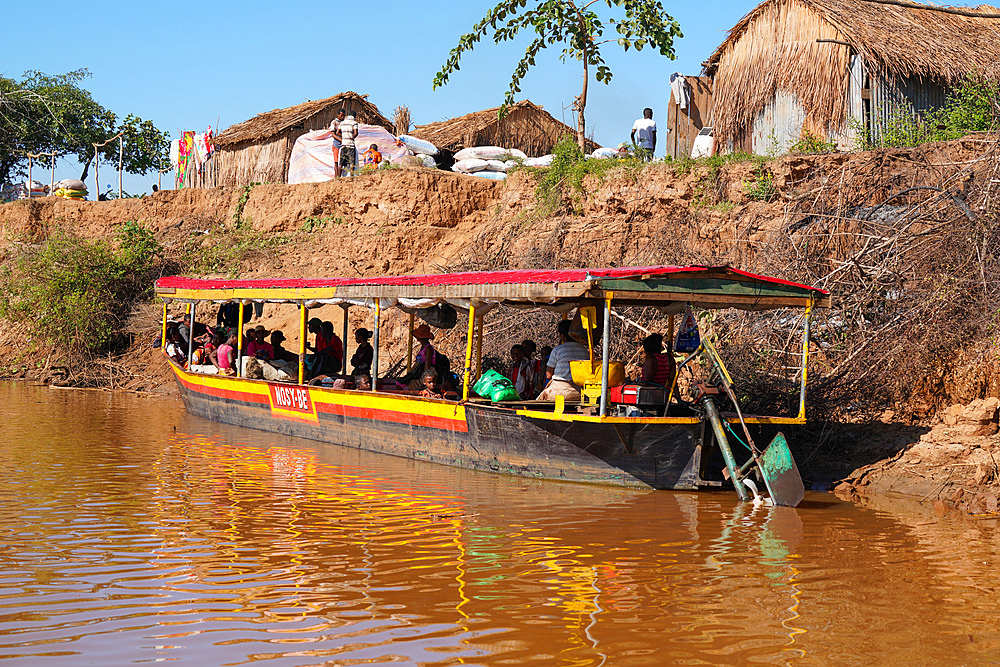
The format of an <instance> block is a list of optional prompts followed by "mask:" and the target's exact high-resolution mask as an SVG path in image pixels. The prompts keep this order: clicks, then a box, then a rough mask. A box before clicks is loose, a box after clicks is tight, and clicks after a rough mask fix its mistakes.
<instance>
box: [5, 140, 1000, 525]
mask: <svg viewBox="0 0 1000 667" xmlns="http://www.w3.org/2000/svg"><path fill="white" fill-rule="evenodd" d="M995 148H996V141H995V138H991V137H982V136H980V137H971V138H967V139H965V140H960V141H955V142H948V143H945V144H936V145H928V146H924V147H921V148H918V149H910V150H889V151H879V152H875V153H859V154H835V155H820V156H787V157H784V158H779V159H777V160H774V161H771V162H769V163H767V164H766V165H759V164H757V163H754V162H744V163H733V164H724V165H721V166H720V165H718V164H716V165H705V164H701V165H653V166H651V167H649V168H647V169H646V170H645V171H643V172H642V173H641V174H638V175H636V174H635V173H630V172H628V171H619V172H609V173H607V174H605V175H604V176H603V177H600V178H597V177H593V176H591V177H587V178H586V179H585V180H584V183H583V186H584V187H583V190H582V191H576V190H574V189H573V188H572V187H569V186H567V187H566V188H564V194H563V196H562V199H561V201H560V202H559V203H558V205H555V206H553V205H552V203H551V202H542V201H541V200H540V199H539V197H538V196H537V194H536V191H535V183H536V181H535V177H534V176H533V175H531V174H528V173H517V174H514V175H512V176H511V177H510V178H508V180H507V181H505V182H503V183H497V182H493V181H489V180H486V179H478V178H474V177H468V176H461V175H457V174H452V173H446V172H439V171H428V170H393V171H388V172H380V173H376V174H371V175H366V176H362V177H359V178H355V179H350V180H346V179H345V180H341V181H337V182H330V183H322V184H314V185H300V186H283V185H259V186H256V187H253V188H240V189H235V190H233V189H223V188H217V189H212V190H185V191H163V192H159V193H156V194H155V195H153V196H150V197H145V198H143V199H135V200H124V201H113V202H75V201H69V200H61V199H55V198H46V199H41V200H35V201H30V202H17V203H13V204H8V205H4V206H0V231H2V232H3V239H4V241H3V243H4V246H5V247H4V253H5V257H6V258H9V257H10V256H12V254H13V252H14V249H15V247H16V246H17V245H18V244H25V243H27V244H30V243H32V242H37V241H38V240H40V239H42V238H44V237H45V235H46V233H47V232H48V230H51V229H52V228H54V227H55V226H63V227H67V228H70V229H72V230H74V231H75V232H76V233H78V234H80V235H82V236H84V237H86V238H91V239H97V238H105V237H107V236H109V235H111V234H113V233H114V231H115V229H116V228H118V226H120V225H121V224H122V223H124V222H126V221H130V220H135V221H140V222H142V223H144V224H145V225H146V226H148V227H149V228H150V229H151V230H153V231H154V233H155V235H156V237H157V239H158V240H159V241H160V243H161V244H162V245H163V246H164V248H165V249H166V251H167V252H168V253H176V254H178V256H179V255H180V254H181V253H182V252H186V253H188V255H190V254H191V252H192V251H191V249H192V247H193V248H195V249H197V248H198V247H199V245H205V246H208V245H210V244H211V243H212V241H213V239H215V238H218V236H219V234H224V233H231V230H232V228H233V227H234V226H236V225H237V223H239V226H240V227H241V228H243V229H250V230H253V232H254V234H257V236H256V237H255V238H256V239H257V240H258V241H260V247H259V248H254V247H250V248H247V249H246V250H247V251H246V252H244V253H242V254H240V255H234V257H236V259H235V260H234V262H233V263H232V264H230V265H227V266H220V267H217V270H216V271H215V272H212V273H205V274H203V275H215V276H224V275H240V276H245V277H263V276H270V277H274V276H282V277H285V276H301V277H315V276H324V275H348V276H366V275H377V274H383V273H410V272H433V271H439V270H457V269H492V268H514V267H523V268H531V267H565V266H602V265H604V266H614V265H636V264H647V263H648V264H660V263H667V264H686V263H706V264H707V263H712V264H728V265H731V266H735V267H738V268H742V269H746V270H750V271H754V272H758V273H764V274H769V275H776V276H780V277H785V278H788V279H791V280H796V281H800V282H807V283H811V284H821V285H822V286H824V287H827V288H828V289H830V290H831V291H832V292H833V293H834V298H835V299H837V300H840V303H839V304H838V305H839V306H840V307H841V308H842V309H843V313H840V312H838V314H837V315H838V316H840V315H841V314H843V315H844V316H845V317H846V316H849V315H850V316H855V315H851V314H852V313H854V311H862V310H863V311H865V312H863V313H861V315H857V317H859V320H860V321H864V320H865V318H869V319H871V318H872V317H875V315H871V314H870V313H871V312H873V311H871V308H872V305H871V304H872V303H882V304H883V306H884V305H885V304H886V303H888V301H886V299H887V298H888V299H890V300H891V299H897V300H898V296H896V295H898V294H899V293H905V290H906V289H907V287H908V286H909V285H913V284H914V282H913V277H912V276H906V275H904V274H905V266H906V265H907V264H908V263H909V264H912V263H914V262H924V263H926V264H927V265H928V266H933V265H934V262H935V261H937V260H936V259H935V256H933V255H928V254H927V253H926V252H925V249H926V248H936V249H945V250H947V249H948V248H950V247H951V246H952V244H954V243H955V239H953V238H951V237H948V236H947V235H946V231H947V230H948V229H949V228H950V227H949V225H952V226H954V224H955V222H954V221H963V220H964V221H966V222H968V224H970V225H982V226H988V225H990V224H993V225H994V226H995V223H996V210H995V206H996V200H997V197H996V195H997V194H1000V193H997V192H995V191H994V190H992V189H991V188H992V187H993V186H992V185H991V183H992V182H993V180H994V179H996V178H997V166H996V165H997V162H996V150H995ZM991 197H992V199H991ZM991 207H992V208H991ZM963 224H965V223H963ZM227 230H229V231H227ZM226 238H228V237H226ZM279 238H280V240H281V242H280V243H275V244H273V245H271V244H268V243H264V240H268V239H270V240H274V239H279ZM986 251H988V252H993V251H995V248H992V247H990V248H986ZM914 253H916V254H914ZM920 253H924V254H920ZM943 256H947V254H945V255H943ZM983 266H986V264H985V263H984V264H983ZM893 276H896V277H895V278H894V277H893ZM900 276H902V277H900ZM986 282H987V280H986V279H985V278H984V280H983V285H984V287H983V288H984V289H986V288H987V287H986ZM990 289H992V288H990ZM876 293H877V295H876V296H877V298H874V300H873V298H872V294H876ZM949 294H950V293H949ZM942 298H951V297H948V296H945V297H942ZM880 307H881V306H880ZM865 309H867V310H865ZM944 310H946V308H944V307H942V312H944ZM962 313H964V314H963V315H962V317H966V316H967V315H968V311H967V310H965V311H962ZM143 315H144V317H145V321H148V322H150V324H148V325H146V326H145V327H142V326H139V325H137V327H138V329H137V332H136V333H137V340H140V341H142V340H148V336H149V334H150V333H151V332H155V329H156V325H155V321H156V312H155V308H154V307H149V309H148V312H147V313H145V314H143ZM903 315H905V316H906V318H909V319H910V320H911V321H912V320H914V319H919V318H920V317H925V318H926V313H925V312H924V311H917V310H914V311H913V312H912V313H909V312H907V313H903V314H902V315H901V317H902V316H903ZM294 317H295V316H294V314H281V313H265V318H264V320H263V322H264V324H265V326H268V327H292V328H294ZM143 319H144V318H143V317H138V318H136V320H137V321H138V322H141V321H143ZM887 323H888V324H887V326H886V327H884V328H881V329H873V331H872V332H870V333H871V339H870V340H868V339H866V340H865V341H862V342H858V343H856V344H855V347H856V348H857V349H856V350H855V349H851V350H848V351H845V350H843V349H838V347H837V345H829V344H825V343H824V342H823V341H817V345H816V347H815V357H814V363H815V364H816V366H817V373H816V375H814V378H816V379H814V382H816V383H817V388H816V393H817V398H818V399H819V400H821V401H826V403H827V408H826V409H824V410H823V411H822V414H823V416H824V418H825V420H828V421H824V422H822V423H817V424H815V425H814V426H813V427H811V429H810V430H808V433H810V435H809V437H808V438H807V440H808V442H806V443H804V444H803V445H802V449H801V450H800V451H799V452H797V456H798V457H799V458H800V460H801V461H802V462H803V468H804V469H805V470H806V471H807V474H809V475H811V476H812V478H813V479H814V480H816V481H820V482H823V481H829V480H835V479H845V480H847V481H846V482H845V483H843V484H842V485H841V486H840V487H839V489H840V491H842V492H844V493H851V494H864V493H870V492H882V491H893V492H901V493H906V494H908V495H912V496H915V497H918V498H921V499H924V500H926V501H927V502H937V501H940V502H942V503H947V504H949V505H953V506H957V507H961V508H963V509H965V510H967V511H971V512H992V511H994V510H995V509H996V505H997V498H998V497H1000V486H998V483H1000V479H998V478H1000V470H998V468H997V467H996V462H1000V440H998V437H997V435H996V430H997V428H996V421H997V410H996V405H995V404H994V403H992V402H989V400H987V399H991V398H995V397H998V396H1000V384H998V378H1000V373H998V372H997V371H998V364H997V354H996V344H995V342H994V341H993V340H992V338H990V337H989V336H984V335H980V334H979V333H976V334H975V335H972V336H966V337H964V338H963V337H962V336H957V337H952V338H949V339H948V340H947V341H945V343H944V344H942V345H943V347H942V349H941V350H940V351H938V350H934V351H933V354H931V355H929V356H930V358H932V359H933V360H934V361H933V362H928V363H927V364H926V365H924V366H922V367H920V368H917V369H914V368H909V367H906V365H905V359H907V358H916V357H914V356H913V355H915V354H917V352H919V350H917V349H916V347H914V346H917V347H919V346H926V345H927V344H926V342H925V341H924V339H922V338H918V337H917V338H915V337H914V335H913V333H912V332H913V331H914V329H912V327H911V328H910V329H907V332H908V333H907V335H906V336H905V337H904V336H900V337H898V338H894V337H893V336H894V330H893V328H892V326H891V325H892V320H891V319H890V320H887ZM827 324H828V326H834V324H831V323H827ZM963 324H964V323H963V322H953V323H952V325H953V326H954V327H956V328H958V329H961V327H962V326H963ZM897 326H898V322H897ZM977 326H978V325H977ZM337 328H338V330H339V324H337ZM139 329H141V330H139ZM977 331H978V330H977ZM902 338H905V340H902ZM388 342H389V344H390V345H392V344H394V343H395V344H397V345H398V344H400V343H401V339H400V340H398V341H394V340H392V339H390V340H389V341H388ZM907 345H909V346H911V347H910V348H908V347H907ZM26 346H29V347H31V350H32V351H31V353H30V356H31V357H32V358H33V359H35V360H39V361H41V362H44V363H38V362H37V361H36V363H35V365H34V366H30V367H28V368H26V369H24V370H23V372H22V373H21V374H22V375H29V376H33V377H42V378H48V379H51V380H59V379H60V377H62V376H60V375H59V373H58V372H54V371H53V369H55V368H57V367H58V366H59V361H58V359H57V358H53V355H51V354H49V351H46V350H44V349H40V346H39V345H38V343H37V342H32V341H25V340H23V337H22V336H19V335H18V334H17V332H16V331H13V330H11V329H10V328H9V327H8V328H7V332H6V333H4V334H0V354H6V355H16V354H23V353H24V350H25V348H26ZM872 350H878V351H879V355H878V356H872ZM923 352H924V353H926V352H927V350H923ZM908 355H909V356H908ZM125 359H127V361H122V360H117V361H116V360H113V359H112V360H109V361H108V364H107V366H108V369H109V373H110V375H111V376H112V378H115V377H116V375H115V374H116V373H117V380H118V381H117V382H112V384H114V385H115V386H119V387H126V388H131V389H140V390H146V391H150V390H152V391H170V390H171V389H172V385H171V384H170V383H169V382H165V381H164V380H165V379H166V376H165V374H163V373H162V370H163V369H164V366H163V364H162V363H161V359H160V357H159V356H158V354H157V353H156V352H154V351H152V350H150V349H148V347H143V346H141V345H140V346H138V347H137V348H136V349H134V350H133V352H132V353H131V354H129V355H126V357H125ZM858 364H862V365H865V364H867V367H865V368H863V369H862V370H861V371H857V370H856V369H855V367H856V366H857V365H858ZM879 364H882V366H881V367H879V366H878V365H879ZM845 373H853V374H854V375H853V376H852V377H853V378H854V379H853V380H851V381H844V379H843V376H844V374H845ZM879 374H883V375H885V374H893V375H897V376H900V377H902V376H906V381H905V382H902V381H901V382H897V383H896V384H897V385H899V386H901V387H903V389H900V390H899V391H897V392H896V393H892V392H888V393H885V395H884V396H881V395H880V397H879V400H878V401H867V402H865V401H861V402H863V403H865V405H866V406H867V408H866V409H865V410H867V411H865V410H861V409H860V408H858V409H855V408H854V407H852V406H853V404H854V402H855V401H854V400H853V399H852V394H851V392H856V393H855V395H854V396H855V398H856V397H857V395H858V394H857V392H863V391H865V389H864V387H865V386H866V382H868V383H869V384H872V385H877V384H879V383H878V382H872V378H877V377H878V375H879ZM826 376H829V377H832V378H834V380H836V382H834V381H832V380H831V381H829V382H828V381H827V380H828V379H827V377H826ZM838 378H839V379H838ZM824 383H827V384H824ZM838 383H839V384H838ZM827 385H829V386H827ZM831 387H832V388H831ZM879 391H883V390H882V389H879ZM838 392H839V393H838ZM984 400H985V401H986V402H985V403H984V402H983V401H984ZM879 402H881V403H884V409H880V410H878V411H876V413H871V406H872V405H877V404H879ZM830 405H836V406H837V408H836V409H833V408H830V407H829V406H830ZM990 406H993V407H992V412H991V408H990ZM862 413H864V414H862Z"/></svg>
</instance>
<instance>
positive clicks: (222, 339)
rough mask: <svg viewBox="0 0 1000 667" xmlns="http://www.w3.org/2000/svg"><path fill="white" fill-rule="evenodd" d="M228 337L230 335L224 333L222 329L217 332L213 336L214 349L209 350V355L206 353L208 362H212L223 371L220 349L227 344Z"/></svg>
mask: <svg viewBox="0 0 1000 667" xmlns="http://www.w3.org/2000/svg"><path fill="white" fill-rule="evenodd" d="M227 338H228V336H227V335H226V334H224V333H222V332H221V331H220V332H218V333H216V334H215V336H214V337H213V338H212V349H211V350H209V351H208V354H207V355H205V359H206V361H207V363H210V364H212V365H213V366H215V368H216V369H217V370H219V371H221V370H222V369H221V368H219V358H218V354H219V353H218V349H219V348H220V347H221V346H223V345H225V344H226V339H227ZM206 347H207V346H206Z"/></svg>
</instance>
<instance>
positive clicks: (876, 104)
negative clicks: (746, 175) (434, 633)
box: [705, 0, 1000, 153]
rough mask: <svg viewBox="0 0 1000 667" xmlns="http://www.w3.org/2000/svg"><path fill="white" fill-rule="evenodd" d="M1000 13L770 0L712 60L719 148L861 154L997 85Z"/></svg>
mask: <svg viewBox="0 0 1000 667" xmlns="http://www.w3.org/2000/svg"><path fill="white" fill-rule="evenodd" d="M998 63H1000V13H998V11H997V9H996V8H994V7H990V6H986V5H981V6H979V7H976V8H949V7H938V6H931V5H920V4H916V3H913V2H909V1H908V0H765V1H764V2H762V3H761V4H760V5H758V6H757V7H756V8H755V9H753V10H752V11H751V12H750V13H749V14H747V15H746V16H744V17H743V18H742V19H741V20H740V22H739V23H737V24H736V26H735V27H734V28H733V29H732V30H731V31H730V33H729V36H728V37H727V38H726V40H725V41H724V42H723V43H722V44H721V45H720V46H719V48H718V49H716V50H715V52H714V53H713V54H712V56H711V57H710V58H709V59H708V60H707V61H706V62H705V73H706V74H709V75H710V76H712V77H714V81H713V120H714V134H715V145H716V146H717V150H720V151H723V152H724V151H726V150H746V151H753V152H757V153H765V152H767V151H768V150H769V149H774V148H777V149H779V150H784V149H787V147H788V146H789V145H790V144H791V143H794V142H796V141H798V140H799V139H800V138H802V136H803V133H804V132H809V133H811V134H812V135H814V136H816V137H821V138H826V139H828V140H832V141H836V142H837V143H838V144H839V145H840V146H841V147H842V148H851V147H853V145H854V142H855V139H856V133H857V132H859V131H861V132H867V133H868V136H869V137H871V138H873V139H876V140H877V139H878V138H879V137H880V136H881V134H882V132H883V129H884V128H885V127H886V124H887V123H888V122H889V121H890V120H891V118H892V117H893V115H895V114H898V113H900V112H904V113H920V112H923V111H927V110H929V109H933V108H938V107H941V106H942V105H943V104H944V102H945V98H946V96H947V93H948V91H949V89H951V88H952V87H953V86H954V85H956V84H957V83H959V82H960V81H961V80H962V79H963V78H965V77H976V76H987V77H990V78H996V77H997V74H998Z"/></svg>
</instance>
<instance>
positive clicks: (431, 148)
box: [396, 134, 438, 169]
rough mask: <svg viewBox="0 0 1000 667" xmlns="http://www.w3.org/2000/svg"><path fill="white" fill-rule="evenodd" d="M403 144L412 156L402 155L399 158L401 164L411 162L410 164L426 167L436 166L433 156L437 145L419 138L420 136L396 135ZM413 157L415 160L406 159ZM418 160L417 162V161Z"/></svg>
mask: <svg viewBox="0 0 1000 667" xmlns="http://www.w3.org/2000/svg"><path fill="white" fill-rule="evenodd" d="M396 138H397V139H398V140H399V141H400V142H401V143H402V144H403V145H404V146H406V147H407V148H408V149H409V150H410V152H411V153H413V155H412V156H404V157H403V158H401V159H400V163H401V164H412V166H417V167H419V166H423V167H427V168H428V169H436V168H437V160H435V159H434V156H435V155H437V154H438V149H437V146H435V145H434V144H432V143H431V142H429V141H427V140H426V139H421V138H420V137H414V136H411V135H409V134H401V135H399V136H398V137H396ZM408 157H413V158H416V159H415V160H407V159H406V158H408ZM417 160H419V162H417Z"/></svg>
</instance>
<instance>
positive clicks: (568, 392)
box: [538, 320, 590, 401]
mask: <svg viewBox="0 0 1000 667" xmlns="http://www.w3.org/2000/svg"><path fill="white" fill-rule="evenodd" d="M570 324H571V322H570V320H563V321H561V322H560V323H559V340H560V342H561V344H560V345H557V346H556V347H555V349H553V350H552V354H550V355H549V359H548V362H547V363H546V367H545V368H546V370H545V378H546V380H547V381H548V383H547V384H546V385H545V389H543V390H542V393H541V394H539V395H538V400H540V401H554V400H556V396H564V397H565V398H566V400H568V401H579V400H580V387H579V385H576V384H573V375H572V373H571V372H570V366H569V362H571V361H579V360H582V359H589V358H590V352H589V351H588V350H587V348H586V347H585V346H583V345H580V344H579V343H577V342H576V341H575V340H573V339H572V338H570V337H569V327H570Z"/></svg>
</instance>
